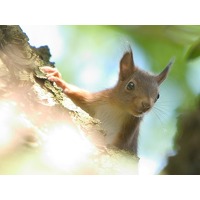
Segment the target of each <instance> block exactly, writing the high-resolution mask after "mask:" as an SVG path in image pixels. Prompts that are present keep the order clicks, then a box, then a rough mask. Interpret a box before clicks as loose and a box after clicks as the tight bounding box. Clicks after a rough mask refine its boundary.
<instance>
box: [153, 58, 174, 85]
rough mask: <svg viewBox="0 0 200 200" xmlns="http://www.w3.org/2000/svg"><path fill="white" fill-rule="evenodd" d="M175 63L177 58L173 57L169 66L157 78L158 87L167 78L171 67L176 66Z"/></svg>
mask: <svg viewBox="0 0 200 200" xmlns="http://www.w3.org/2000/svg"><path fill="white" fill-rule="evenodd" d="M174 61H175V58H174V57H173V58H172V59H171V60H170V62H169V63H168V64H167V66H166V67H165V69H164V70H163V71H162V72H161V73H160V74H159V75H157V76H156V81H157V83H158V85H160V84H161V83H162V82H163V81H164V80H165V79H166V78H167V75H168V73H169V70H170V68H171V66H172V65H173V64H174Z"/></svg>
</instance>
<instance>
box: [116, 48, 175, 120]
mask: <svg viewBox="0 0 200 200" xmlns="http://www.w3.org/2000/svg"><path fill="white" fill-rule="evenodd" d="M173 62H174V60H171V61H170V62H169V63H168V65H167V66H166V67H165V68H164V70H163V71H162V72H161V73H160V74H158V75H152V74H150V73H148V72H146V71H143V70H141V69H139V68H138V67H136V66H135V64H134V60H133V53H132V50H131V48H130V50H129V51H127V52H125V54H124V55H123V57H122V59H121V61H120V72H119V80H118V83H117V85H116V86H115V88H114V90H115V95H116V96H115V100H116V103H117V104H118V105H120V107H121V108H123V109H124V110H126V111H127V112H128V113H130V114H131V115H133V116H135V117H142V116H143V115H144V114H145V113H146V112H148V111H149V110H150V109H151V108H152V107H153V105H154V104H155V102H156V101H157V100H158V98H159V85H160V84H161V83H162V82H163V81H164V80H165V79H166V77H167V75H168V72H169V69H170V67H171V66H172V64H173Z"/></svg>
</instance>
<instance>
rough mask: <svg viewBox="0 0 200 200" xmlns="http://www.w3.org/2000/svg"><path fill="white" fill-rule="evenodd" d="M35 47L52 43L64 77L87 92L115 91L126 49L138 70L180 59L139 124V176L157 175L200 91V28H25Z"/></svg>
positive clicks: (157, 67) (154, 68) (153, 69)
mask: <svg viewBox="0 0 200 200" xmlns="http://www.w3.org/2000/svg"><path fill="white" fill-rule="evenodd" d="M21 28H22V29H23V31H24V32H25V33H26V34H27V36H28V37H29V39H30V40H29V43H30V44H31V45H32V46H36V47H40V46H43V45H48V46H49V48H50V52H51V55H52V57H51V61H52V62H55V66H56V67H57V68H58V70H59V71H60V72H61V74H62V76H63V79H65V80H66V81H67V82H69V83H72V84H75V85H77V86H79V87H81V88H83V89H87V90H89V91H100V90H102V89H105V88H108V87H112V86H113V85H114V84H115V83H116V81H117V78H118V72H119V61H120V59H121V56H122V55H123V53H124V51H125V50H126V49H127V46H128V45H129V44H130V45H131V46H132V49H133V54H134V61H135V64H136V65H137V66H139V67H140V68H142V69H144V70H148V71H151V72H153V73H159V72H160V71H161V70H162V69H163V68H164V67H165V66H166V64H167V63H168V62H169V60H170V59H171V58H172V57H175V58H176V61H175V63H174V65H173V67H172V69H171V71H170V74H169V76H168V78H167V80H166V81H165V82H164V83H163V84H162V85H161V87H160V99H159V101H158V102H157V103H156V105H155V107H154V108H153V110H151V112H150V113H148V114H147V115H146V116H145V118H144V120H143V123H142V125H141V131H140V137H139V157H140V168H139V172H140V174H158V173H159V172H160V171H161V170H162V168H163V167H164V166H165V165H166V163H167V158H168V156H171V155H174V154H175V153H176V151H175V148H174V145H173V139H174V137H175V134H176V122H177V117H178V116H179V115H181V113H182V112H183V111H184V110H190V109H193V107H194V105H195V97H196V95H197V94H199V93H200V67H199V66H200V59H199V55H200V26H24V25H23V26H21Z"/></svg>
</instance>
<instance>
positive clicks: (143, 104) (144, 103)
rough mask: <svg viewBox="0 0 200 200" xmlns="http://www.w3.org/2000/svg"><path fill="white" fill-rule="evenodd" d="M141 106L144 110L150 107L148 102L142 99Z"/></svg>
mask: <svg viewBox="0 0 200 200" xmlns="http://www.w3.org/2000/svg"><path fill="white" fill-rule="evenodd" d="M142 108H143V110H144V111H147V110H149V109H150V108H151V104H150V102H145V101H142Z"/></svg>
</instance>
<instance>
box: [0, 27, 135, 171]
mask: <svg viewBox="0 0 200 200" xmlns="http://www.w3.org/2000/svg"><path fill="white" fill-rule="evenodd" d="M50 57H51V54H50V51H49V48H48V47H47V46H43V47H40V48H35V47H32V46H31V45H30V44H29V43H28V37H27V35H26V34H25V33H23V31H22V30H21V28H20V27H19V26H0V109H1V110H2V112H1V114H0V132H1V134H2V135H4V136H5V137H8V135H9V139H7V141H6V142H5V143H4V144H1V143H0V145H1V147H2V148H1V150H0V173H1V174H20V173H24V172H22V171H23V170H22V169H23V168H24V166H26V165H27V162H26V161H25V160H29V163H30V159H31V160H32V161H33V160H34V159H35V162H38V163H39V165H40V166H41V168H40V169H37V170H36V168H37V167H35V165H36V164H35V162H34V164H33V165H29V168H30V169H31V170H29V171H28V172H25V173H28V174H31V173H32V172H34V173H45V174H46V173H49V174H51V173H58V174H59V173H61V174H137V163H138V158H137V157H135V156H134V155H132V154H131V153H129V152H126V151H123V150H119V149H116V148H110V149H107V148H104V147H103V142H102V141H103V139H102V138H103V137H104V132H103V130H102V129H101V124H100V122H99V121H98V120H97V119H93V118H91V117H90V116H89V115H88V114H87V113H85V112H84V111H83V110H81V109H80V108H79V107H77V106H76V105H74V104H73V103H72V101H70V99H69V98H67V97H66V96H65V95H64V94H63V92H62V90H61V89H60V88H58V87H57V86H56V85H54V84H52V83H51V82H49V81H48V80H47V78H46V76H45V74H44V73H43V72H42V70H41V68H40V67H42V66H45V65H48V66H52V67H55V66H54V63H52V62H50V61H49V59H50ZM61 125H62V126H65V128H66V127H67V128H69V127H70V130H74V131H75V132H76V134H78V135H79V137H80V138H81V139H82V140H83V143H84V142H85V139H86V140H88V141H89V142H90V144H91V146H92V147H93V150H92V151H91V152H90V153H89V154H87V159H85V160H83V161H81V162H79V164H80V167H76V168H71V169H70V170H69V169H67V168H66V169H65V168H64V169H62V170H60V168H59V169H58V168H57V167H52V166H51V165H49V164H46V163H45V162H44V161H43V160H42V161H38V159H39V157H40V156H41V155H43V146H45V145H46V143H48V142H47V141H48V138H49V134H50V133H52V130H56V131H58V132H59V133H60V132H62V130H60V127H61ZM8 127H9V128H8ZM65 130H68V129H65ZM63 132H64V134H66V135H67V134H73V131H69V133H67V132H66V133H65V131H63ZM57 137H59V135H58V136H57ZM69 140H70V139H69ZM72 142H73V141H72ZM73 145H74V146H75V148H76V149H79V148H80V147H79V146H76V143H74V144H73ZM54 150H55V149H54ZM80 151H81V150H80ZM73 153H74V152H73V150H72V151H71V153H70V155H71V156H72V157H73V156H74V155H73ZM66 155H69V152H68V153H67V152H66ZM57 156H59V155H57ZM64 157H65V156H63V159H64ZM12 162H15V163H16V162H17V163H18V164H17V165H15V166H12V164H11V163H12ZM52 168H53V169H52ZM41 169H42V170H41ZM50 169H51V170H50Z"/></svg>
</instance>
